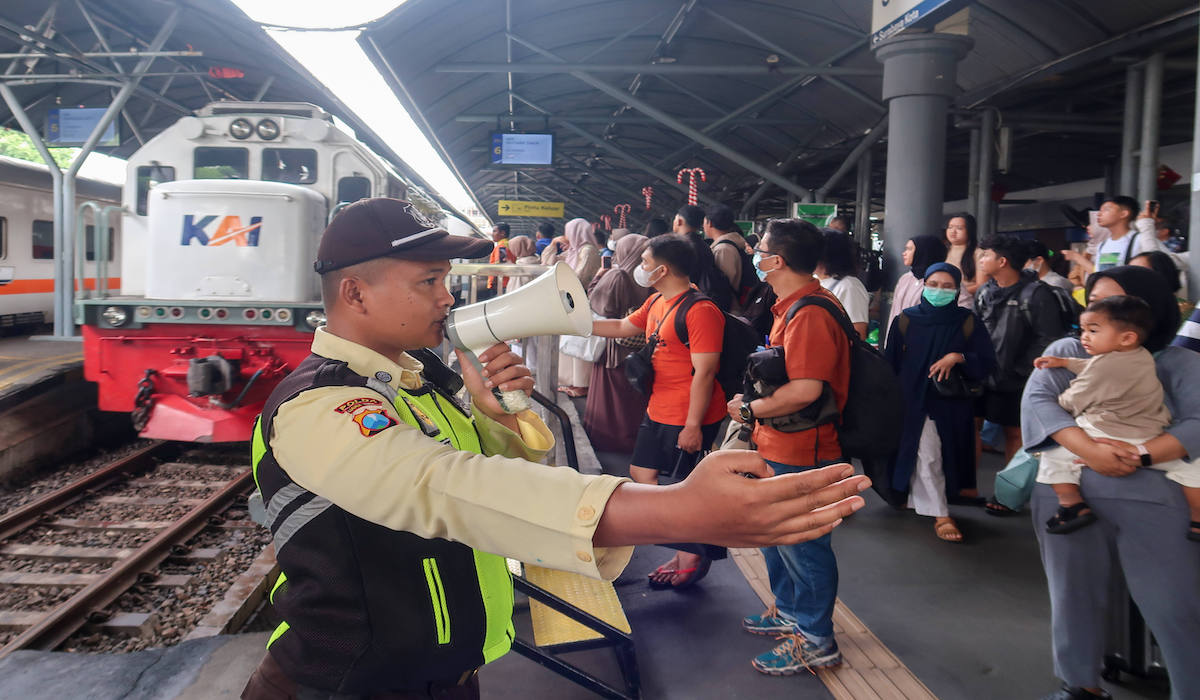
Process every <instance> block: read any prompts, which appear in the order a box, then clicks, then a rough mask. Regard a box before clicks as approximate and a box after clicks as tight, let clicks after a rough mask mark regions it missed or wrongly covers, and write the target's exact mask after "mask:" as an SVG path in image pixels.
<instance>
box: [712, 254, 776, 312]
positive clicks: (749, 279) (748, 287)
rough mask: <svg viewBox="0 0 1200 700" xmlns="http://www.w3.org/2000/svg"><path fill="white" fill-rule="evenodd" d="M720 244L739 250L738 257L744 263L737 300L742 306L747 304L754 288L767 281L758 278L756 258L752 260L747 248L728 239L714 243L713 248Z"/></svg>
mask: <svg viewBox="0 0 1200 700" xmlns="http://www.w3.org/2000/svg"><path fill="white" fill-rule="evenodd" d="M719 245H728V246H733V249H734V250H735V251H737V254H738V259H739V260H740V261H741V263H742V275H741V281H739V282H738V288H737V290H736V291H737V300H738V303H739V304H740V305H741V306H745V305H746V302H747V301H749V299H750V293H751V292H752V291H753V290H754V288H755V287H757V286H758V285H760V284H766V283H765V282H762V281H760V280H759V279H758V273H757V272H755V270H754V260H752V259H751V258H750V256H749V255H747V254H746V249H745V248H744V247H743V246H740V245H738V244H736V243H734V242H733V241H731V240H727V239H726V240H721V241H717V242H716V243H714V244H713V248H714V249H715V248H716V247H717V246H719ZM713 253H714V254H715V253H716V250H714V251H713Z"/></svg>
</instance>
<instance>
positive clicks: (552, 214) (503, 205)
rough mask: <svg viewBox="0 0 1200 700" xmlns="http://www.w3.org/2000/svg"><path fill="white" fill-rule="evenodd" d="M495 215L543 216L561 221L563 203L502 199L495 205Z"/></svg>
mask: <svg viewBox="0 0 1200 700" xmlns="http://www.w3.org/2000/svg"><path fill="white" fill-rule="evenodd" d="M496 214H497V216H545V217H549V218H553V219H561V218H563V203H562V202H525V201H518V200H515V199H502V200H500V201H499V202H497V203H496Z"/></svg>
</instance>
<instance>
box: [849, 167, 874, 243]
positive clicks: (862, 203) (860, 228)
mask: <svg viewBox="0 0 1200 700" xmlns="http://www.w3.org/2000/svg"><path fill="white" fill-rule="evenodd" d="M874 160H875V159H874V157H873V156H872V155H871V149H869V148H868V149H866V150H864V151H863V154H862V157H860V158H859V159H858V187H857V188H856V191H855V194H856V195H857V197H858V201H857V203H856V204H855V207H854V238H855V240H857V241H858V244H859V245H860V246H862V247H863V248H864V249H869V248H870V247H871V184H872V182H871V168H872V167H873V166H874Z"/></svg>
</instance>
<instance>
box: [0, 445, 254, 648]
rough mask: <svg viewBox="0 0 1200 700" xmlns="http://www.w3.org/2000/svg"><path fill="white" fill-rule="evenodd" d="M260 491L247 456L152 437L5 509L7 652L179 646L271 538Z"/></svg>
mask: <svg viewBox="0 0 1200 700" xmlns="http://www.w3.org/2000/svg"><path fill="white" fill-rule="evenodd" d="M214 462H216V463H214ZM230 462H232V463H230ZM252 487H253V480H252V477H251V473H250V469H249V467H248V465H246V464H245V453H244V451H239V452H237V453H236V456H235V454H234V453H227V454H220V453H214V452H211V451H208V452H206V451H203V450H191V451H188V452H185V451H184V450H183V447H182V446H181V445H179V444H176V443H166V442H154V443H150V444H148V445H145V446H141V447H139V448H137V449H136V450H134V451H132V452H129V453H127V454H125V455H123V456H121V457H120V458H118V459H115V460H113V461H112V462H110V463H108V464H105V465H102V466H101V467H100V468H98V469H96V470H95V471H93V472H92V473H90V474H88V475H87V476H84V477H83V478H80V479H77V480H76V481H74V482H72V483H69V484H67V485H65V486H63V487H61V488H58V489H56V490H54V491H52V492H50V493H48V494H46V495H44V496H42V497H40V498H38V499H36V500H34V501H32V502H30V503H27V504H25V505H23V506H21V507H18V508H15V509H13V510H11V511H10V512H8V513H5V514H2V515H0V658H3V657H5V656H7V655H8V654H11V653H12V652H14V651H17V650H19V649H42V650H50V649H56V648H59V647H60V646H63V647H65V648H68V649H86V650H95V649H114V648H115V649H121V648H139V647H141V646H148V645H149V643H150V641H147V643H145V644H133V645H129V644H125V645H124V647H122V644H121V643H116V644H114V643H111V642H108V641H106V637H108V636H113V635H115V637H116V638H117V639H126V640H127V639H130V638H142V639H143V640H152V643H156V644H161V643H169V642H171V641H178V640H179V638H181V637H182V636H183V635H185V634H186V633H187V632H188V630H187V629H182V627H186V625H187V624H189V623H190V624H194V623H196V622H198V618H199V617H200V616H201V615H202V614H203V612H204V611H205V610H206V609H207V607H208V606H209V605H211V604H212V602H215V600H216V598H217V597H219V596H220V594H221V593H222V592H223V589H221V586H222V584H223V585H224V586H225V587H228V585H229V583H230V582H231V581H232V580H233V578H234V577H235V576H236V575H237V573H240V569H241V567H243V566H244V565H245V564H246V563H248V562H247V558H249V559H253V558H255V556H256V555H258V554H259V553H260V551H261V549H262V546H263V544H264V543H265V540H266V537H265V533H264V532H263V531H261V530H260V529H259V528H257V527H256V526H254V525H253V523H250V522H249V520H248V518H247V517H246V515H245V513H244V510H243V509H242V505H243V503H244V496H245V495H246V494H247V493H248V492H249V490H250V489H251V488H252ZM223 514H225V515H224V516H223ZM235 550H238V551H240V550H244V551H240V554H239V555H238V556H236V557H233V559H234V560H233V561H224V560H225V559H228V558H230V555H229V552H231V551H235ZM210 567H216V569H217V570H216V571H210V570H209V568H210ZM222 567H224V569H225V570H221V569H222ZM200 597H203V598H207V599H208V600H206V601H200V600H196V598H200Z"/></svg>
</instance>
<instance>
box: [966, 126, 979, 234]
mask: <svg viewBox="0 0 1200 700" xmlns="http://www.w3.org/2000/svg"><path fill="white" fill-rule="evenodd" d="M967 211H969V212H972V213H974V212H977V211H979V129H971V145H970V147H969V149H968V151H967Z"/></svg>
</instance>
